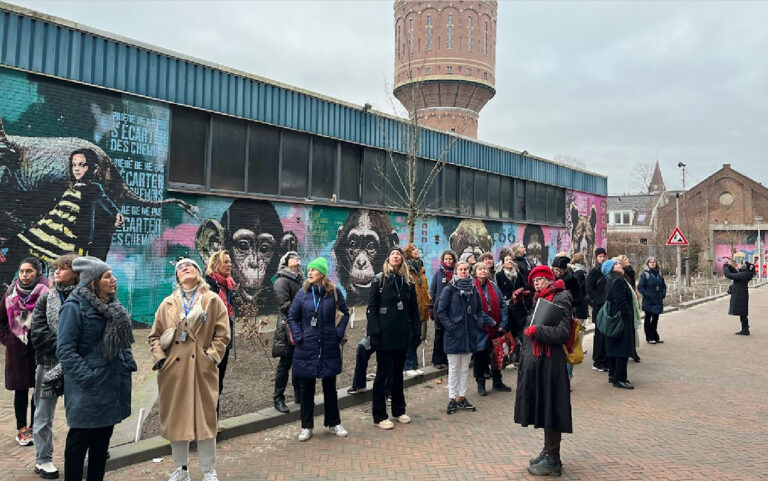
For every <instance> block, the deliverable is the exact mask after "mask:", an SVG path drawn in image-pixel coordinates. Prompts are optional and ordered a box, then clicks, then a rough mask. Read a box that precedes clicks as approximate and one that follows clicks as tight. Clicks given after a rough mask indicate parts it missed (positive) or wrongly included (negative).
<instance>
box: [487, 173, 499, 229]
mask: <svg viewBox="0 0 768 481" xmlns="http://www.w3.org/2000/svg"><path fill="white" fill-rule="evenodd" d="M500 191H501V177H499V176H498V175H489V176H488V217H491V218H493V219H496V218H498V217H499V212H500V203H501V192H500Z"/></svg>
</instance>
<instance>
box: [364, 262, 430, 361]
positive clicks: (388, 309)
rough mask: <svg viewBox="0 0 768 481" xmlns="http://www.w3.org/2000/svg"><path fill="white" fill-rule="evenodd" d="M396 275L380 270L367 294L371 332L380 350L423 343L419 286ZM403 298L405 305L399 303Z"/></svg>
mask: <svg viewBox="0 0 768 481" xmlns="http://www.w3.org/2000/svg"><path fill="white" fill-rule="evenodd" d="M395 277H396V276H395V275H390V276H384V274H377V275H376V277H374V279H373V282H372V283H371V290H370V294H369V295H368V310H367V311H366V315H367V318H368V335H369V336H371V345H372V346H373V347H374V348H376V349H378V350H381V351H404V350H406V349H408V348H409V347H410V346H418V345H419V344H420V343H421V318H420V317H419V301H418V299H417V298H416V287H415V286H414V285H413V283H410V284H405V282H404V281H403V280H402V278H400V276H397V278H398V279H399V280H398V281H397V284H395V282H396V281H395ZM400 302H402V309H398V303H400Z"/></svg>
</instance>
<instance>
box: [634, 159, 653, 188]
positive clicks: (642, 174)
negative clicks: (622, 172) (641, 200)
mask: <svg viewBox="0 0 768 481" xmlns="http://www.w3.org/2000/svg"><path fill="white" fill-rule="evenodd" d="M653 169H654V166H653V164H651V163H650V162H638V163H637V164H635V166H634V167H633V168H632V171H631V172H630V173H629V175H630V177H632V179H633V180H634V181H635V183H634V185H636V186H637V188H638V190H639V192H637V193H638V194H647V193H648V189H649V187H650V186H651V179H653Z"/></svg>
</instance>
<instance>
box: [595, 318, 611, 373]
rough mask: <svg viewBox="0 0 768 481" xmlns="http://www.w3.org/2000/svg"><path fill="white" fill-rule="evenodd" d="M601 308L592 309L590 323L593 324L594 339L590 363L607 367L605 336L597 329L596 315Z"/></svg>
mask: <svg viewBox="0 0 768 481" xmlns="http://www.w3.org/2000/svg"><path fill="white" fill-rule="evenodd" d="M602 307H603V306H598V307H595V308H594V309H592V322H594V323H595V337H594V338H593V344H592V363H593V364H594V365H596V366H599V367H606V366H607V365H608V354H606V351H605V334H603V333H602V332H600V331H599V330H598V329H597V322H596V321H597V314H598V313H599V312H600V309H601V308H602Z"/></svg>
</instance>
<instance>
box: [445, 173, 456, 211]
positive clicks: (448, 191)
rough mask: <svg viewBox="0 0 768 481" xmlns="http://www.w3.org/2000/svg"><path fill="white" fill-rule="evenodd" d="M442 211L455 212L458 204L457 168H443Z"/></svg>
mask: <svg viewBox="0 0 768 481" xmlns="http://www.w3.org/2000/svg"><path fill="white" fill-rule="evenodd" d="M443 189H444V190H443V210H446V211H448V212H456V211H457V210H458V208H459V207H458V206H459V203H458V201H457V198H458V194H459V168H458V167H456V166H455V165H446V166H445V167H443Z"/></svg>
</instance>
